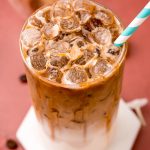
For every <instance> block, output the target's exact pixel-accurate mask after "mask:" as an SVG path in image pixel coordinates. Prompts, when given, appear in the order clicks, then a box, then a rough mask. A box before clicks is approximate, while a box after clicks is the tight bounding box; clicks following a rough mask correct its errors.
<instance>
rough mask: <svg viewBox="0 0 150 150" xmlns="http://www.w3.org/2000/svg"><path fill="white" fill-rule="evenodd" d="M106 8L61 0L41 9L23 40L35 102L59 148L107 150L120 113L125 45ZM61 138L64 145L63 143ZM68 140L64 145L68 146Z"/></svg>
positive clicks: (86, 0) (31, 19)
mask: <svg viewBox="0 0 150 150" xmlns="http://www.w3.org/2000/svg"><path fill="white" fill-rule="evenodd" d="M122 30H123V28H122V25H121V24H120V22H119V21H118V19H117V18H116V16H115V15H114V14H113V13H112V12H111V11H110V10H109V9H107V8H104V7H103V6H101V5H98V4H97V3H94V2H92V1H89V0H59V1H56V2H55V3H54V4H53V5H51V6H45V7H43V8H41V9H39V10H38V11H36V12H35V13H34V14H33V15H32V16H31V17H29V19H28V20H27V22H26V24H25V25H24V28H23V31H22V33H21V38H20V43H21V52H22V56H23V60H24V63H25V66H26V74H27V79H28V84H29V87H30V91H31V95H32V100H33V105H34V108H35V112H36V115H37V118H38V120H39V122H40V124H41V125H42V126H43V128H44V129H45V131H46V133H47V134H48V135H49V137H50V138H49V140H51V141H52V140H53V142H54V143H58V145H57V146H58V147H59V146H60V145H61V144H62V143H63V146H60V147H59V148H58V147H57V146H56V147H57V148H55V149H59V150H76V149H78V150H80V149H81V150H103V149H104V146H106V142H107V138H108V133H109V132H110V129H111V127H112V123H113V121H114V119H115V116H116V114H117V109H118V105H119V97H120V91H121V82H122V74H123V66H124V60H125V54H126V45H123V46H122V47H115V46H114V45H113V42H114V40H115V39H116V38H117V37H118V35H119V34H120V33H121V32H122ZM60 143H61V144H60ZM64 145H65V146H64Z"/></svg>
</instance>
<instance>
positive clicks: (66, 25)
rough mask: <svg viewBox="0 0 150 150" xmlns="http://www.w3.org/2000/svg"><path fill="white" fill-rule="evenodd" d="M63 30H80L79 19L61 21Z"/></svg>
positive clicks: (72, 18) (71, 18)
mask: <svg viewBox="0 0 150 150" xmlns="http://www.w3.org/2000/svg"><path fill="white" fill-rule="evenodd" d="M60 26H61V29H62V30H63V31H65V32H74V31H79V30H80V25H79V20H78V19H77V17H70V18H67V19H61V21H60Z"/></svg>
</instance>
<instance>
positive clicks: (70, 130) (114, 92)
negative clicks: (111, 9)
mask: <svg viewBox="0 0 150 150" xmlns="http://www.w3.org/2000/svg"><path fill="white" fill-rule="evenodd" d="M113 14H114V13H113ZM114 16H115V19H117V17H116V15H114ZM117 20H118V19H117ZM118 22H120V21H119V20H118ZM20 48H21V54H22V58H23V61H24V64H25V69H26V75H27V80H28V84H29V88H30V92H31V96H32V102H33V106H34V109H35V113H36V116H37V118H38V120H39V122H40V124H41V126H42V127H43V130H45V132H46V133H47V134H48V135H49V137H50V139H49V140H50V141H51V142H52V143H54V145H53V149H54V150H55V149H56V150H57V149H59V150H76V149H78V150H97V149H100V150H103V149H105V147H106V146H107V144H108V140H109V135H110V132H111V129H112V125H113V124H114V122H115V118H116V115H117V110H118V106H119V99H120V92H121V83H122V76H123V68H124V62H125V56H126V52H127V45H126V44H124V46H123V49H122V54H121V55H120V59H119V60H118V62H117V63H116V66H115V68H114V69H113V70H112V71H111V72H110V73H109V74H107V76H106V77H105V78H103V79H96V80H95V81H93V82H89V83H86V84H84V85H83V86H81V87H78V88H72V87H71V86H69V85H65V84H59V83H55V82H52V81H49V80H47V79H46V78H44V77H41V76H40V75H39V74H37V73H36V72H35V71H34V70H33V69H31V67H29V66H28V64H27V62H26V60H25V57H24V53H23V51H22V47H20Z"/></svg>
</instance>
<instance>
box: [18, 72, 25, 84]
mask: <svg viewBox="0 0 150 150" xmlns="http://www.w3.org/2000/svg"><path fill="white" fill-rule="evenodd" d="M19 79H20V81H21V82H22V83H27V78H26V75H25V74H22V75H21V76H20V77H19Z"/></svg>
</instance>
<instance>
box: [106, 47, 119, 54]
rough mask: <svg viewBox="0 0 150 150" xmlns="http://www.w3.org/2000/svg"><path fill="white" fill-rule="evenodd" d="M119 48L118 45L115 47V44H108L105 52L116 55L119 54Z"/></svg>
mask: <svg viewBox="0 0 150 150" xmlns="http://www.w3.org/2000/svg"><path fill="white" fill-rule="evenodd" d="M120 50H121V48H120V47H117V46H115V45H111V46H109V48H108V50H107V53H109V54H111V55H114V56H116V55H119V53H120Z"/></svg>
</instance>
